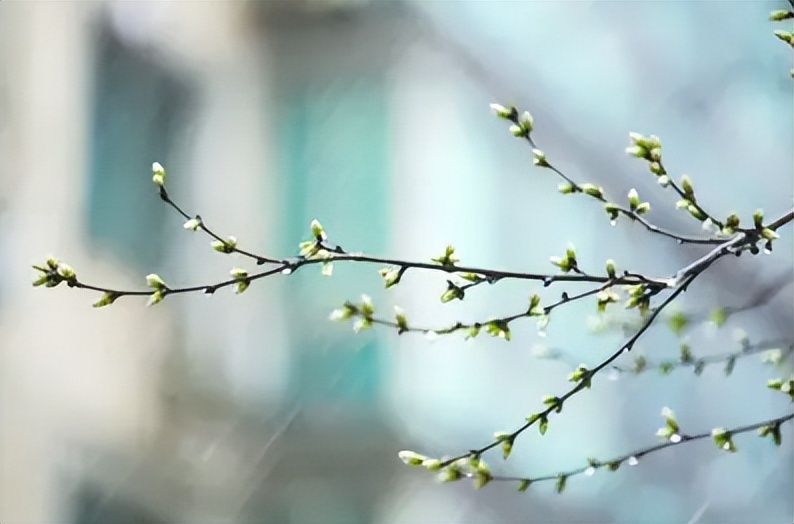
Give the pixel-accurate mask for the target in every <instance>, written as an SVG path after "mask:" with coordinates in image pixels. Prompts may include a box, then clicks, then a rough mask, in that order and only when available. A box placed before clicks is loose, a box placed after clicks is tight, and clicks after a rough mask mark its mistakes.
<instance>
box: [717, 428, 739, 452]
mask: <svg viewBox="0 0 794 524" xmlns="http://www.w3.org/2000/svg"><path fill="white" fill-rule="evenodd" d="M711 438H712V439H713V440H714V444H716V445H717V447H718V448H720V449H722V450H724V451H729V452H731V453H735V452H736V445H735V444H734V443H733V438H732V437H731V434H730V433H729V432H728V430H727V429H725V428H714V429H712V430H711Z"/></svg>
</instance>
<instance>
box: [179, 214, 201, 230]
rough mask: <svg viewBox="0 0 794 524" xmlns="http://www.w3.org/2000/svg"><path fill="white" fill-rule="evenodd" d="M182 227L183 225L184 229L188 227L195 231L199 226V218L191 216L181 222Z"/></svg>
mask: <svg viewBox="0 0 794 524" xmlns="http://www.w3.org/2000/svg"><path fill="white" fill-rule="evenodd" d="M182 227H184V228H185V229H189V230H191V231H196V230H197V229H198V228H199V227H201V219H200V218H198V217H196V218H191V219H190V220H188V221H187V222H185V223H184V224H182Z"/></svg>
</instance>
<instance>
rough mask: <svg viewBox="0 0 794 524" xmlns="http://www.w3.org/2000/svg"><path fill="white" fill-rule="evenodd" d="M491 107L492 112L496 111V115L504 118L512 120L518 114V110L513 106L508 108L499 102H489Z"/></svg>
mask: <svg viewBox="0 0 794 524" xmlns="http://www.w3.org/2000/svg"><path fill="white" fill-rule="evenodd" d="M491 109H492V110H493V112H494V113H496V116H498V117H499V118H503V119H505V120H512V119H513V118H515V116H516V115H517V114H518V111H517V110H516V108H515V107H510V108H509V109H508V108H507V107H505V106H503V105H501V104H491Z"/></svg>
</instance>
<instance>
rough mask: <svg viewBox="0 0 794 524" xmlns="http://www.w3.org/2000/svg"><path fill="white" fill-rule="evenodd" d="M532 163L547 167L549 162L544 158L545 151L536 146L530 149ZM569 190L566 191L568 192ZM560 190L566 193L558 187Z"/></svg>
mask: <svg viewBox="0 0 794 524" xmlns="http://www.w3.org/2000/svg"><path fill="white" fill-rule="evenodd" d="M532 163H533V164H534V165H536V166H538V167H549V162H548V161H547V160H546V153H544V152H543V151H541V150H540V149H537V148H534V149H533V150H532ZM569 185H570V184H569ZM571 191H572V190H571ZM571 191H567V192H568V193H570V192H571ZM560 192H561V193H563V194H564V193H566V191H562V189H560Z"/></svg>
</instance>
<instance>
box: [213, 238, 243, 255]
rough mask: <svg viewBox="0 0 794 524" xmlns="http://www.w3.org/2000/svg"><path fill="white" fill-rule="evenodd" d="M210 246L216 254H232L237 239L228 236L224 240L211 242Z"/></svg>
mask: <svg viewBox="0 0 794 524" xmlns="http://www.w3.org/2000/svg"><path fill="white" fill-rule="evenodd" d="M210 245H211V246H212V249H214V250H215V251H217V252H218V253H226V254H228V253H233V252H234V250H235V249H236V248H237V238H236V237H233V236H230V237H228V238H227V239H226V240H213V241H212V242H211V243H210Z"/></svg>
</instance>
